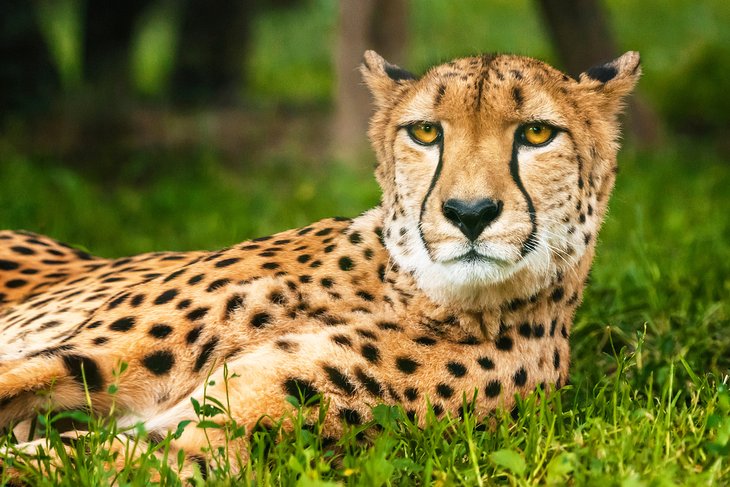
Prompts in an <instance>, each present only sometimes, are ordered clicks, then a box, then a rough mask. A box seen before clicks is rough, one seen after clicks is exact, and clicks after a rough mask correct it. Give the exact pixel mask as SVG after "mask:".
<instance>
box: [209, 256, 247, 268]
mask: <svg viewBox="0 0 730 487" xmlns="http://www.w3.org/2000/svg"><path fill="white" fill-rule="evenodd" d="M239 260H241V259H238V258H236V257H233V258H230V259H222V260H219V261H218V262H216V263H215V266H216V267H228V266H229V265H233V264H235V263H236V262H238V261H239Z"/></svg>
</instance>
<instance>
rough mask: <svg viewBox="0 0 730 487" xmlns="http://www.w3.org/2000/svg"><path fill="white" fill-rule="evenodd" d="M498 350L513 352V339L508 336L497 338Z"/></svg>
mask: <svg viewBox="0 0 730 487" xmlns="http://www.w3.org/2000/svg"><path fill="white" fill-rule="evenodd" d="M494 344H495V345H496V347H497V349H498V350H502V351H505V352H507V351H510V350H512V339H511V338H510V337H508V336H505V335H502V336H501V337H499V338H497V341H496V342H495V343H494Z"/></svg>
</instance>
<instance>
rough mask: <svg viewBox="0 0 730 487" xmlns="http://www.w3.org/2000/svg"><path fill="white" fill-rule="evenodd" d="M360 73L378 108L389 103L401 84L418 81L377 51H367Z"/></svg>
mask: <svg viewBox="0 0 730 487" xmlns="http://www.w3.org/2000/svg"><path fill="white" fill-rule="evenodd" d="M360 72H361V73H362V77H363V79H364V80H365V84H366V85H367V86H368V88H369V89H370V93H372V95H373V99H374V100H375V105H376V106H378V107H381V106H385V105H387V104H388V103H389V101H390V100H391V97H392V96H393V94H394V93H395V87H396V86H398V84H399V83H409V82H411V81H414V80H415V79H416V77H415V76H414V75H413V74H411V73H409V72H408V71H406V70H405V69H402V68H400V67H398V66H396V65H395V64H390V63H389V62H388V61H386V60H385V59H383V58H382V57H381V56H380V55H379V54H378V53H376V52H375V51H365V55H364V56H363V62H362V64H361V65H360Z"/></svg>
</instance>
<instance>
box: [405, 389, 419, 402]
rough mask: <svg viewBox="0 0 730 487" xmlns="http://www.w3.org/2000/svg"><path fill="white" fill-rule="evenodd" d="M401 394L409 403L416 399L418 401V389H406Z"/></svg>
mask: <svg viewBox="0 0 730 487" xmlns="http://www.w3.org/2000/svg"><path fill="white" fill-rule="evenodd" d="M403 393H404V394H405V396H406V399H408V400H409V401H415V400H416V399H418V389H416V388H415V387H407V388H406V390H405V391H403Z"/></svg>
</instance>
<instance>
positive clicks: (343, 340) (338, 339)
mask: <svg viewBox="0 0 730 487" xmlns="http://www.w3.org/2000/svg"><path fill="white" fill-rule="evenodd" d="M330 338H331V339H332V341H333V342H335V343H336V344H338V345H344V346H346V347H351V346H352V340H350V337H348V336H347V335H332V336H331V337H330Z"/></svg>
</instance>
